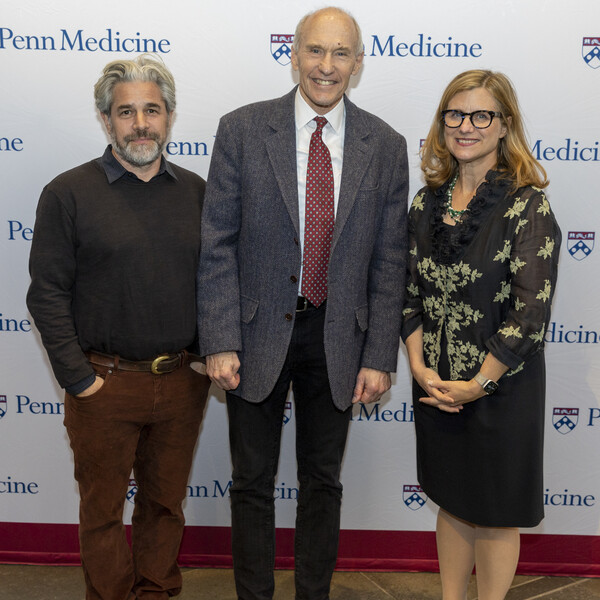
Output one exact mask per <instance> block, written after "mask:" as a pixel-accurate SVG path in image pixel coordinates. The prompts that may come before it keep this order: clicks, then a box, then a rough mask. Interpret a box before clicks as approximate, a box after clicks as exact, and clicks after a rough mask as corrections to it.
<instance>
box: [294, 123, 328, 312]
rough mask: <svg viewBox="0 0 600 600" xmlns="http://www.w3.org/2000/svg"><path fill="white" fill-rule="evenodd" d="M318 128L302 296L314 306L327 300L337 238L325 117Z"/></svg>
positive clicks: (311, 158)
mask: <svg viewBox="0 0 600 600" xmlns="http://www.w3.org/2000/svg"><path fill="white" fill-rule="evenodd" d="M315 121H316V122H317V128H316V130H315V131H314V132H313V134H312V137H311V138H310V147H309V150H308V167H307V169H306V209H305V222H304V250H303V251H304V263H303V267H302V287H301V292H302V295H303V296H304V297H305V298H307V299H308V301H309V302H311V304H313V305H314V306H319V305H320V304H322V303H323V301H324V300H325V299H326V298H327V267H328V265H329V253H330V250H331V238H332V237H333V224H334V219H335V217H334V204H333V169H332V167H331V154H329V149H328V148H327V146H326V145H325V143H324V142H323V138H322V137H321V136H322V132H323V127H325V125H326V124H327V119H326V118H325V117H316V118H315Z"/></svg>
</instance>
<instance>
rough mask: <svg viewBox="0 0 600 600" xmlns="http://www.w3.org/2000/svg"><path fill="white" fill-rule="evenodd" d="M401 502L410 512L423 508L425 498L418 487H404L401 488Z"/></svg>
mask: <svg viewBox="0 0 600 600" xmlns="http://www.w3.org/2000/svg"><path fill="white" fill-rule="evenodd" d="M402 500H404V504H406V506H408V508H410V510H419V509H420V508H423V506H425V503H426V502H427V496H426V495H425V493H424V492H423V490H422V489H421V486H420V485H405V486H403V488H402Z"/></svg>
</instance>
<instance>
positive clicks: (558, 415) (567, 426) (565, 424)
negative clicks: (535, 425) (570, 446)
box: [552, 408, 579, 435]
mask: <svg viewBox="0 0 600 600" xmlns="http://www.w3.org/2000/svg"><path fill="white" fill-rule="evenodd" d="M577 421H579V409H578V408H555V409H554V410H553V411H552V424H553V425H554V429H556V431H558V433H562V434H563V435H566V434H567V433H571V431H573V429H575V427H577Z"/></svg>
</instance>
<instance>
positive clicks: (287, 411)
mask: <svg viewBox="0 0 600 600" xmlns="http://www.w3.org/2000/svg"><path fill="white" fill-rule="evenodd" d="M291 418H292V402H291V401H290V400H287V401H286V403H285V408H284V409H283V424H284V425H287V424H288V423H289V422H290V419H291Z"/></svg>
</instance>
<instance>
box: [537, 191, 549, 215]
mask: <svg viewBox="0 0 600 600" xmlns="http://www.w3.org/2000/svg"><path fill="white" fill-rule="evenodd" d="M537 212H539V213H540V214H541V215H544V216H545V217H547V216H548V215H549V214H550V203H549V202H548V199H547V198H546V196H544V195H542V199H541V200H540V205H539V207H538V209H537Z"/></svg>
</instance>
